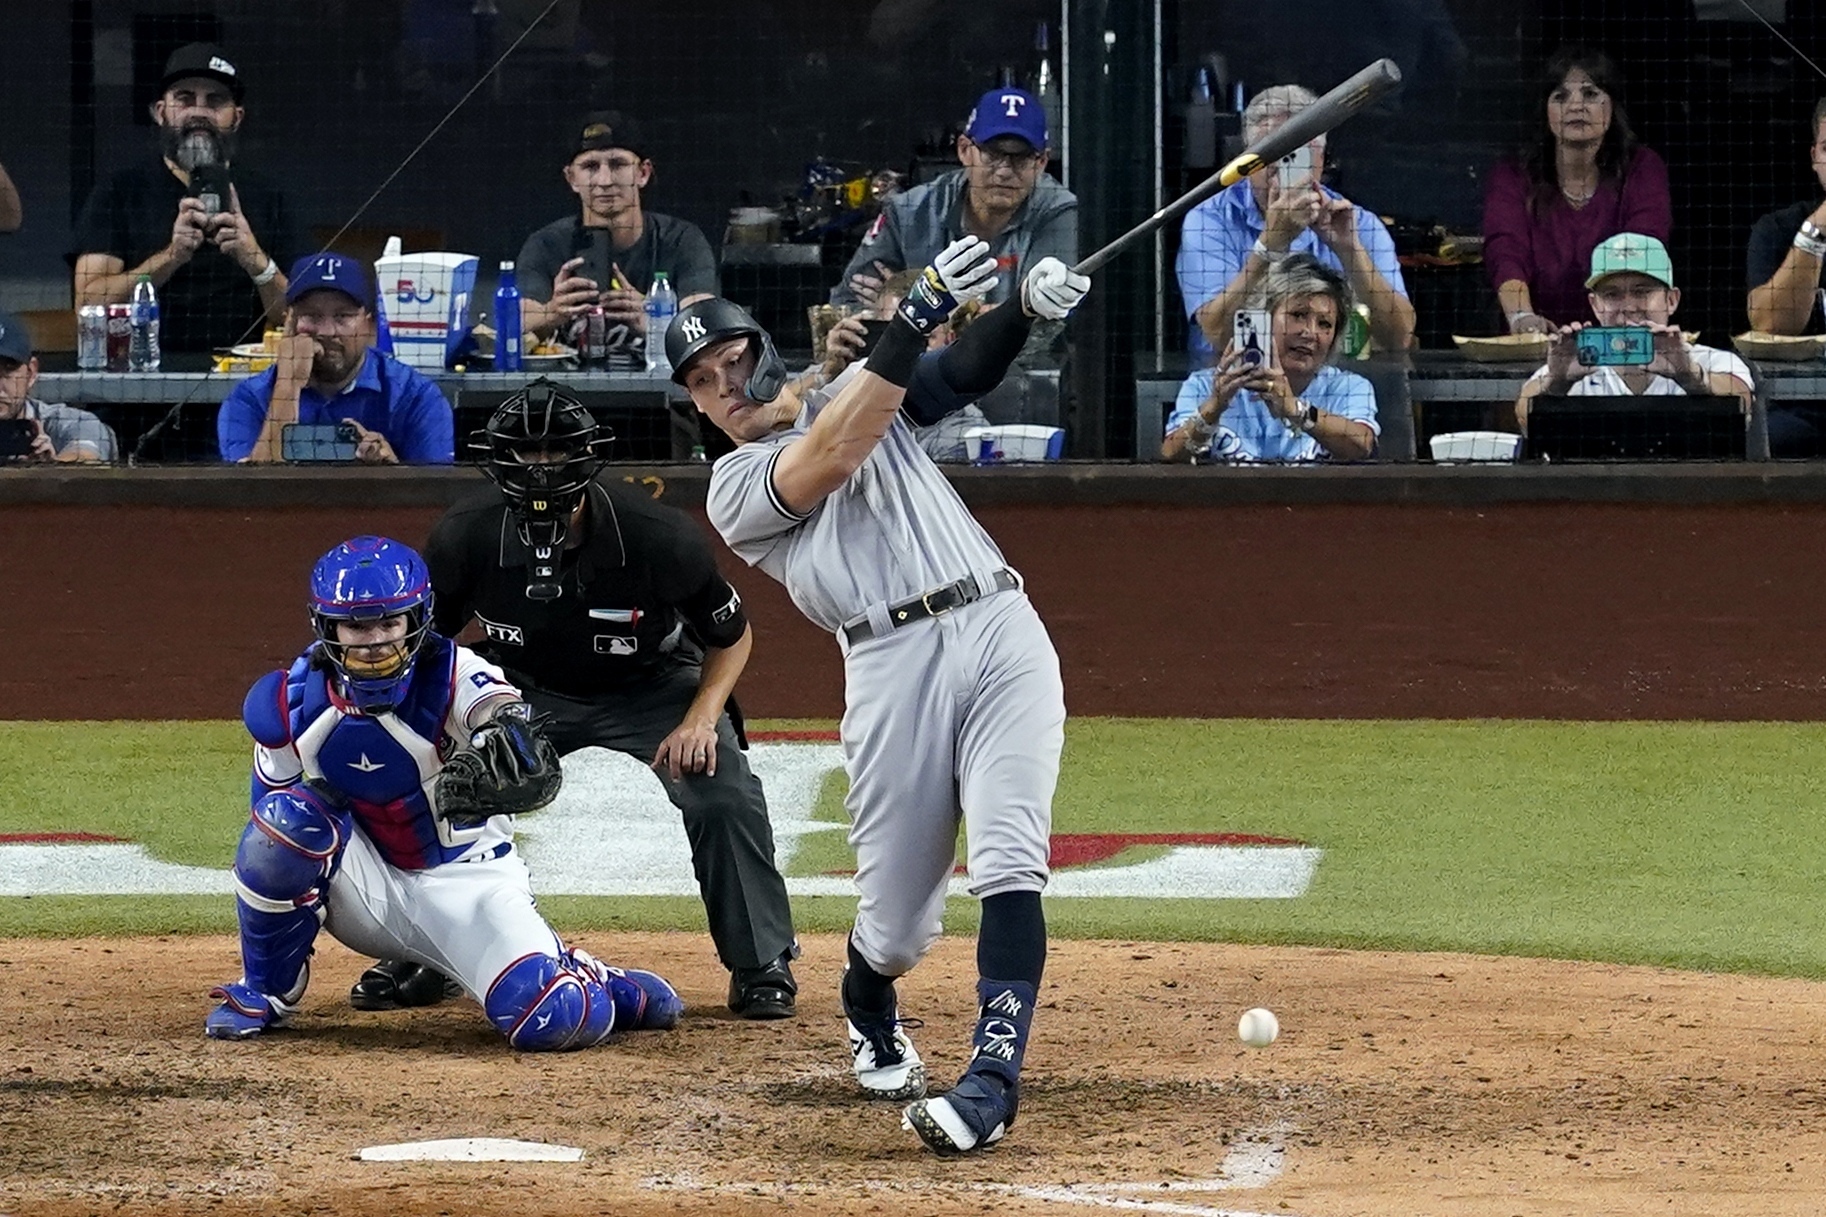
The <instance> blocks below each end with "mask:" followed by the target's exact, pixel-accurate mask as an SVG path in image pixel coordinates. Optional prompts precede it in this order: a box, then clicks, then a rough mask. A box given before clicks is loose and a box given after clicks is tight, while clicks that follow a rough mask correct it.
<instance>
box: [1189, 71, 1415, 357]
mask: <svg viewBox="0 0 1826 1217" xmlns="http://www.w3.org/2000/svg"><path fill="white" fill-rule="evenodd" d="M1317 100H1318V99H1317V98H1316V97H1315V96H1313V94H1312V92H1311V91H1310V90H1307V89H1303V88H1301V87H1300V86H1299V85H1275V86H1274V87H1273V88H1270V89H1263V90H1262V91H1261V92H1260V93H1257V94H1256V95H1255V97H1254V99H1253V100H1251V101H1250V103H1249V108H1248V109H1246V110H1244V111H1243V136H1244V138H1245V139H1246V140H1247V141H1248V142H1249V143H1254V142H1255V141H1256V140H1259V139H1261V138H1262V137H1263V136H1265V135H1267V134H1269V133H1270V132H1272V131H1274V130H1276V129H1278V128H1279V127H1280V126H1281V125H1282V124H1284V123H1285V122H1286V121H1287V120H1288V119H1289V118H1292V117H1293V116H1294V115H1295V114H1298V113H1299V112H1300V111H1301V110H1304V109H1305V108H1306V107H1307V106H1310V105H1311V104H1312V103H1313V102H1315V101H1317ZM1306 148H1307V150H1309V151H1310V155H1311V164H1310V166H1308V165H1306V164H1303V163H1296V164H1291V165H1281V166H1270V167H1269V168H1267V169H1264V170H1262V171H1261V172H1259V173H1252V174H1250V175H1249V176H1248V177H1246V178H1244V179H1243V180H1242V181H1240V182H1238V183H1237V184H1236V185H1234V186H1231V187H1229V188H1227V189H1225V190H1221V191H1219V192H1218V193H1217V194H1215V195H1213V196H1212V197H1211V198H1209V199H1206V200H1205V201H1204V202H1203V203H1200V204H1199V205H1198V206H1197V207H1194V208H1193V209H1192V210H1191V211H1190V212H1188V213H1187V215H1186V220H1185V226H1184V228H1183V230H1182V232H1181V236H1180V243H1179V257H1178V260H1177V261H1176V262H1175V263H1174V269H1175V271H1176V272H1177V273H1178V275H1179V295H1180V299H1181V302H1182V303H1183V304H1184V305H1185V309H1186V317H1187V318H1188V319H1189V320H1190V321H1191V322H1192V332H1191V334H1190V336H1189V339H1188V342H1187V349H1188V350H1190V351H1191V353H1192V362H1193V366H1194V367H1200V366H1204V365H1207V364H1209V363H1210V362H1211V357H1212V354H1213V353H1214V352H1215V351H1217V350H1218V349H1220V348H1222V347H1223V345H1224V344H1225V343H1226V342H1228V341H1229V340H1230V327H1231V324H1232V322H1233V320H1234V318H1235V316H1236V310H1237V309H1239V308H1248V307H1250V305H1249V301H1250V299H1251V297H1252V296H1254V295H1255V294H1256V291H1257V289H1258V288H1259V287H1260V285H1261V281H1262V276H1263V275H1265V274H1266V273H1267V271H1268V268H1269V267H1271V266H1272V265H1274V263H1275V262H1276V261H1278V260H1279V259H1281V258H1284V257H1286V256H1287V255H1288V254H1289V253H1307V254H1312V255H1313V256H1314V257H1316V258H1317V259H1318V260H1319V261H1320V262H1323V263H1324V264H1325V265H1326V266H1329V267H1331V269H1333V270H1335V271H1338V272H1340V273H1342V274H1343V275H1344V277H1345V278H1346V279H1348V280H1349V282H1350V286H1351V289H1352V291H1354V292H1355V293H1356V296H1357V298H1358V299H1359V300H1362V301H1363V302H1365V303H1366V304H1368V305H1369V312H1370V316H1369V326H1370V337H1371V339H1373V340H1374V342H1375V344H1376V346H1377V347H1379V348H1381V349H1382V350H1385V351H1403V350H1406V349H1407V346H1408V343H1409V342H1410V341H1411V340H1412V338H1413V336H1414V306H1413V305H1412V304H1410V303H1408V289H1407V285H1406V284H1405V283H1404V282H1402V278H1401V265H1400V263H1398V262H1397V261H1396V260H1395V240H1394V238H1393V237H1391V236H1389V230H1388V229H1387V228H1386V227H1384V226H1383V223H1382V221H1381V220H1380V219H1378V218H1376V216H1375V215H1374V214H1373V213H1371V212H1369V211H1367V210H1365V209H1364V208H1362V207H1358V206H1356V205H1355V204H1353V203H1352V202H1351V201H1350V200H1348V199H1346V198H1344V197H1343V196H1342V195H1340V194H1338V193H1337V192H1336V191H1333V190H1329V189H1327V188H1326V187H1324V186H1322V185H1320V184H1319V178H1320V176H1321V175H1322V174H1323V173H1324V172H1325V137H1324V136H1320V137H1319V138H1318V139H1316V140H1314V141H1313V142H1312V143H1310V144H1308V145H1307V146H1306ZM1296 155H1304V154H1303V153H1301V154H1296ZM1283 179H1285V180H1283Z"/></svg>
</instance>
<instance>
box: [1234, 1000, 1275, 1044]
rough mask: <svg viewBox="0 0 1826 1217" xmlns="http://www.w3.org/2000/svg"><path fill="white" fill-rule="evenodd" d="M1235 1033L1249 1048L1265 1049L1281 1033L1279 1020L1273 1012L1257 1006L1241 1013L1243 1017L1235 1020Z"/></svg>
mask: <svg viewBox="0 0 1826 1217" xmlns="http://www.w3.org/2000/svg"><path fill="white" fill-rule="evenodd" d="M1236 1033H1237V1035H1238V1036H1240V1037H1241V1038H1242V1041H1243V1042H1244V1043H1245V1044H1248V1045H1249V1046H1250V1047H1251V1048H1266V1047H1267V1046H1268V1045H1270V1044H1272V1043H1274V1037H1275V1036H1277V1035H1279V1034H1280V1033H1281V1020H1280V1019H1278V1018H1276V1017H1275V1016H1274V1011H1273V1010H1264V1009H1262V1008H1261V1007H1260V1006H1257V1007H1256V1008H1255V1009H1253V1010H1245V1011H1243V1017H1242V1018H1241V1019H1239V1020H1237V1024H1236Z"/></svg>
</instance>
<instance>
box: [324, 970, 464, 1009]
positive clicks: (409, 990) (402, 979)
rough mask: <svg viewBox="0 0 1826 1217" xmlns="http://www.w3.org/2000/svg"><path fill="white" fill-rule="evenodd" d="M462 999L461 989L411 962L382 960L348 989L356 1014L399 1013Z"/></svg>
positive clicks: (453, 982)
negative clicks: (388, 1011)
mask: <svg viewBox="0 0 1826 1217" xmlns="http://www.w3.org/2000/svg"><path fill="white" fill-rule="evenodd" d="M461 996H463V986H462V985H460V984H458V983H457V982H456V981H454V980H452V979H451V978H450V977H448V976H445V975H444V974H443V973H442V972H440V971H438V970H437V969H436V968H427V967H426V966H425V965H424V964H421V963H414V962H412V961H411V960H410V959H383V960H381V961H380V962H379V963H377V964H375V965H374V966H373V967H371V968H369V969H368V970H367V971H365V972H363V973H362V974H361V979H360V980H357V981H356V982H355V983H354V985H353V986H351V987H350V989H349V1004H350V1005H351V1006H354V1007H355V1008H356V1009H357V1010H401V1009H405V1008H408V1007H417V1006H435V1005H437V1004H438V1003H439V1002H441V1001H445V1000H448V999H450V998H453V997H461Z"/></svg>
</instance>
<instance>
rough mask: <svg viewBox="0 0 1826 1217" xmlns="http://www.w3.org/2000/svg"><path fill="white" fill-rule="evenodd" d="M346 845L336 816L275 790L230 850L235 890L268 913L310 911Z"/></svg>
mask: <svg viewBox="0 0 1826 1217" xmlns="http://www.w3.org/2000/svg"><path fill="white" fill-rule="evenodd" d="M347 842H348V836H347V829H346V827H345V825H344V823H343V821H342V820H341V818H340V817H338V816H337V815H336V814H335V813H333V812H331V811H330V810H329V809H327V808H325V807H324V806H323V805H322V804H320V803H319V802H318V801H317V800H316V799H314V798H312V797H311V796H310V795H309V794H307V793H303V792H299V791H293V790H275V791H273V792H272V793H270V794H267V795H265V796H263V797H261V798H260V799H259V800H258V801H257V802H255V803H254V810H253V815H252V816H251V817H250V818H249V820H248V823H247V829H246V831H244V832H243V833H242V834H241V845H240V847H239V848H238V849H236V850H235V887H236V889H237V890H238V891H239V892H240V894H241V898H242V899H243V900H245V901H246V902H247V903H248V904H250V905H252V906H253V907H254V908H256V909H259V910H261V911H262V912H268V913H283V912H289V911H290V910H291V909H294V908H297V907H300V906H304V905H315V904H316V903H317V902H318V900H319V897H320V896H321V892H322V886H323V883H324V880H326V879H328V878H329V877H330V875H331V873H332V872H333V871H334V870H335V868H336V863H337V862H338V860H339V859H340V858H341V855H342V848H343V846H344V845H345V844H346V843H347Z"/></svg>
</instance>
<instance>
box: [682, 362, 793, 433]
mask: <svg viewBox="0 0 1826 1217" xmlns="http://www.w3.org/2000/svg"><path fill="white" fill-rule="evenodd" d="M759 362H760V356H759V355H758V354H756V352H755V350H754V342H753V340H751V339H749V338H747V337H745V336H744V337H740V338H731V339H729V340H728V341H727V342H719V343H717V344H716V345H715V346H713V347H709V348H707V349H705V350H704V351H702V352H700V353H699V354H698V357H697V358H696V359H694V360H692V361H691V362H690V364H688V365H687V366H686V371H685V391H686V392H688V393H690V394H691V403H692V404H693V405H695V406H696V407H697V408H698V410H699V411H700V412H701V413H702V414H703V415H704V417H705V418H708V419H709V420H710V421H711V422H713V423H715V424H716V426H717V428H718V429H719V430H721V431H722V432H723V434H725V435H727V436H728V437H729V438H730V439H732V440H734V441H735V442H736V443H738V444H746V443H748V442H750V441H751V440H757V439H760V438H761V437H762V436H764V435H766V434H767V433H768V431H770V430H772V428H773V421H772V420H771V419H770V418H768V417H766V416H765V415H766V412H765V411H763V410H762V409H761V407H759V406H757V405H756V404H755V403H754V402H752V401H749V400H748V392H747V390H748V378H749V377H750V376H753V375H754V370H755V365H756V364H757V363H759Z"/></svg>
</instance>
